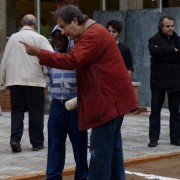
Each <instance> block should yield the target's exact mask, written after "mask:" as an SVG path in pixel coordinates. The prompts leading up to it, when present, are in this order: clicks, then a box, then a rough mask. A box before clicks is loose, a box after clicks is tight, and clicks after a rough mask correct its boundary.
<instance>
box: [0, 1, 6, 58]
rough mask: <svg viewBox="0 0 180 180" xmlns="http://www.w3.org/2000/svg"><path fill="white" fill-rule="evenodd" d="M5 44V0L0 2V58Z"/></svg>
mask: <svg viewBox="0 0 180 180" xmlns="http://www.w3.org/2000/svg"><path fill="white" fill-rule="evenodd" d="M5 44H6V0H1V3H0V60H1V58H2V54H3V51H4V47H5Z"/></svg>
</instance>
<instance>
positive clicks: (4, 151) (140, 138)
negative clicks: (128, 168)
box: [0, 107, 180, 179]
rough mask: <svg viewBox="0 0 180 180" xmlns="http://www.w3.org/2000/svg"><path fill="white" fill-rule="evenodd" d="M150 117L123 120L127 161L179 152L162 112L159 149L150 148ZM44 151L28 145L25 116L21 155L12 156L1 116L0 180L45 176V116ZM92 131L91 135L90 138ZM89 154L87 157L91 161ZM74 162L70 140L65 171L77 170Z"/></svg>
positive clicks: (166, 113) (7, 126)
mask: <svg viewBox="0 0 180 180" xmlns="http://www.w3.org/2000/svg"><path fill="white" fill-rule="evenodd" d="M149 113H150V108H149V107H147V112H142V113H139V114H129V115H126V116H125V118H124V122H123V125H122V138H123V150H124V159H125V160H129V159H132V158H141V157H146V156H149V155H158V154H159V155H160V154H165V153H173V152H180V147H178V146H173V145H170V139H169V111H168V109H163V110H162V121H161V136H160V140H159V145H158V146H157V147H155V148H149V147H147V144H148V142H149V139H148V129H149V119H148V117H149ZM44 119H45V120H44V122H45V123H44V124H45V126H44V134H45V149H43V150H41V151H38V152H35V151H32V147H31V145H30V143H29V136H28V115H27V114H26V115H25V120H24V134H23V137H22V141H21V144H22V152H21V153H12V152H11V148H10V145H9V136H10V121H11V119H10V113H5V112H2V116H0V143H1V148H0V179H7V178H11V177H16V176H25V175H26V176H27V175H31V174H35V173H44V172H45V169H46V163H47V158H46V157H47V121H48V115H45V116H44ZM90 132H91V131H90V130H89V131H88V133H89V136H90ZM89 158H90V153H88V160H89ZM74 165H75V162H74V159H73V153H72V148H71V144H70V142H69V139H67V153H66V162H65V168H71V167H74Z"/></svg>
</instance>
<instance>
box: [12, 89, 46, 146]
mask: <svg viewBox="0 0 180 180" xmlns="http://www.w3.org/2000/svg"><path fill="white" fill-rule="evenodd" d="M9 88H10V100H11V137H10V142H12V141H15V142H20V141H21V138H22V135H23V130H24V123H23V120H24V113H25V112H26V111H27V112H28V114H29V138H30V143H31V144H32V146H33V147H37V146H40V145H43V143H44V134H43V129H44V101H45V97H44V88H42V87H33V86H10V87H9Z"/></svg>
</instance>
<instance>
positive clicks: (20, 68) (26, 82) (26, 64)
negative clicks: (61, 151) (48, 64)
mask: <svg viewBox="0 0 180 180" xmlns="http://www.w3.org/2000/svg"><path fill="white" fill-rule="evenodd" d="M22 26H23V27H22V28H21V29H20V31H19V32H17V33H15V34H13V35H12V36H11V37H10V38H9V40H8V42H7V45H6V47H5V51H4V56H3V59H2V61H1V65H0V74H1V75H0V77H1V78H0V84H1V85H5V86H6V87H8V88H9V90H10V101H11V136H10V145H11V148H12V151H13V152H21V151H22V149H21V144H20V141H21V138H22V135H23V129H24V127H23V120H24V113H25V112H28V114H29V137H30V143H31V144H32V149H33V150H34V151H38V150H41V149H43V148H44V134H43V128H44V101H45V97H44V89H45V87H46V80H45V74H44V73H43V66H41V65H40V64H39V59H38V58H37V57H36V56H29V55H27V53H26V51H25V48H24V47H23V46H22V45H20V43H19V41H21V40H24V41H30V42H31V43H33V44H34V45H36V46H38V47H39V48H44V49H46V50H50V51H53V49H52V46H51V44H50V43H49V42H48V40H47V39H46V38H45V37H44V36H42V35H40V34H38V33H37V32H36V18H35V17H34V16H33V15H31V14H27V15H25V16H24V17H23V19H22Z"/></svg>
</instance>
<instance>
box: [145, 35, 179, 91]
mask: <svg viewBox="0 0 180 180" xmlns="http://www.w3.org/2000/svg"><path fill="white" fill-rule="evenodd" d="M148 48H149V52H150V55H151V75H150V86H151V89H161V88H165V89H167V90H180V52H176V53H175V48H177V49H180V37H179V36H178V35H177V34H176V33H175V32H174V33H173V35H172V37H171V38H170V39H167V38H166V37H165V36H164V35H163V34H162V33H161V32H158V33H157V34H156V35H155V36H153V37H152V38H150V39H149V46H148Z"/></svg>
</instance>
